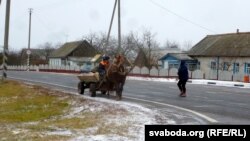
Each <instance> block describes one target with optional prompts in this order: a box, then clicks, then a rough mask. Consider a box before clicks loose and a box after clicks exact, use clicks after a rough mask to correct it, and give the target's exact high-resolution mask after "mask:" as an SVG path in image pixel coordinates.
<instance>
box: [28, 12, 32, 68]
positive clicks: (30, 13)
mask: <svg viewBox="0 0 250 141" xmlns="http://www.w3.org/2000/svg"><path fill="white" fill-rule="evenodd" d="M32 12H33V9H32V8H29V40H28V49H27V55H28V58H27V71H30V54H31V50H30V37H31V15H32Z"/></svg>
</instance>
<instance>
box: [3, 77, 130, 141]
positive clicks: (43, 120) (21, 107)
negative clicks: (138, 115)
mask: <svg viewBox="0 0 250 141" xmlns="http://www.w3.org/2000/svg"><path fill="white" fill-rule="evenodd" d="M112 106H113V105H105V106H103V104H101V103H95V102H93V101H91V100H86V99H83V98H79V96H73V95H68V94H65V93H62V92H56V91H52V90H49V89H46V88H43V87H40V86H35V85H34V86H33V85H26V84H23V83H19V82H16V81H6V82H5V83H0V137H1V140H33V141H43V140H60V141H64V140H69V139H72V138H74V137H76V136H79V135H109V134H111V135H119V136H127V134H128V132H129V131H128V128H129V127H131V126H132V124H131V123H124V124H123V123H122V124H120V123H119V124H117V123H113V122H112V118H116V116H118V117H123V116H124V117H125V116H129V113H128V111H126V110H125V109H123V108H115V107H112ZM79 107H83V109H84V110H80V111H77V110H78V108H79ZM100 107H101V108H100ZM74 109H76V111H77V112H75V111H74ZM95 109H97V110H95ZM98 109H99V110H98ZM61 131H62V132H61ZM63 131H66V132H67V133H68V132H69V133H70V134H61V133H63Z"/></svg>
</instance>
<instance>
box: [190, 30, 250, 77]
mask: <svg viewBox="0 0 250 141" xmlns="http://www.w3.org/2000/svg"><path fill="white" fill-rule="evenodd" d="M188 55H189V56H191V57H193V58H196V59H197V60H198V61H199V62H200V69H201V70H202V71H203V72H205V73H209V72H211V71H214V72H215V73H216V72H217V75H218V72H219V70H220V71H228V72H232V73H233V74H237V73H241V74H250V32H244V33H243V32H242V33H240V32H238V30H237V33H230V34H218V35H208V36H206V37H205V38H204V39H202V40H201V41H200V42H198V43H197V44H196V45H195V46H194V47H193V48H192V49H191V50H190V51H189V53H188Z"/></svg>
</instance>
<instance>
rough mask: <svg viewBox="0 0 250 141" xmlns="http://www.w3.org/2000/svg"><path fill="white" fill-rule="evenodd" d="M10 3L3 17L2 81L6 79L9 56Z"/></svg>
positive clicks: (8, 0) (9, 0) (7, 3)
mask: <svg viewBox="0 0 250 141" xmlns="http://www.w3.org/2000/svg"><path fill="white" fill-rule="evenodd" d="M10 2H11V0H7V2H6V16H5V33H4V47H3V75H2V81H4V80H5V79H6V78H7V73H6V72H7V68H8V62H7V61H8V54H9V49H8V46H9V25H10Z"/></svg>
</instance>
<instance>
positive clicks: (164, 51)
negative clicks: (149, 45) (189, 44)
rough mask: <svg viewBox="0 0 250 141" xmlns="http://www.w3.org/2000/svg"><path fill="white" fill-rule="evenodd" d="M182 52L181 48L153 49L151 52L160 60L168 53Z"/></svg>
mask: <svg viewBox="0 0 250 141" xmlns="http://www.w3.org/2000/svg"><path fill="white" fill-rule="evenodd" d="M181 52H182V51H181V50H180V49H179V48H167V49H157V50H152V52H151V54H152V57H154V58H155V59H157V60H158V59H160V58H162V57H163V56H165V55H166V54H168V53H181Z"/></svg>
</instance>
